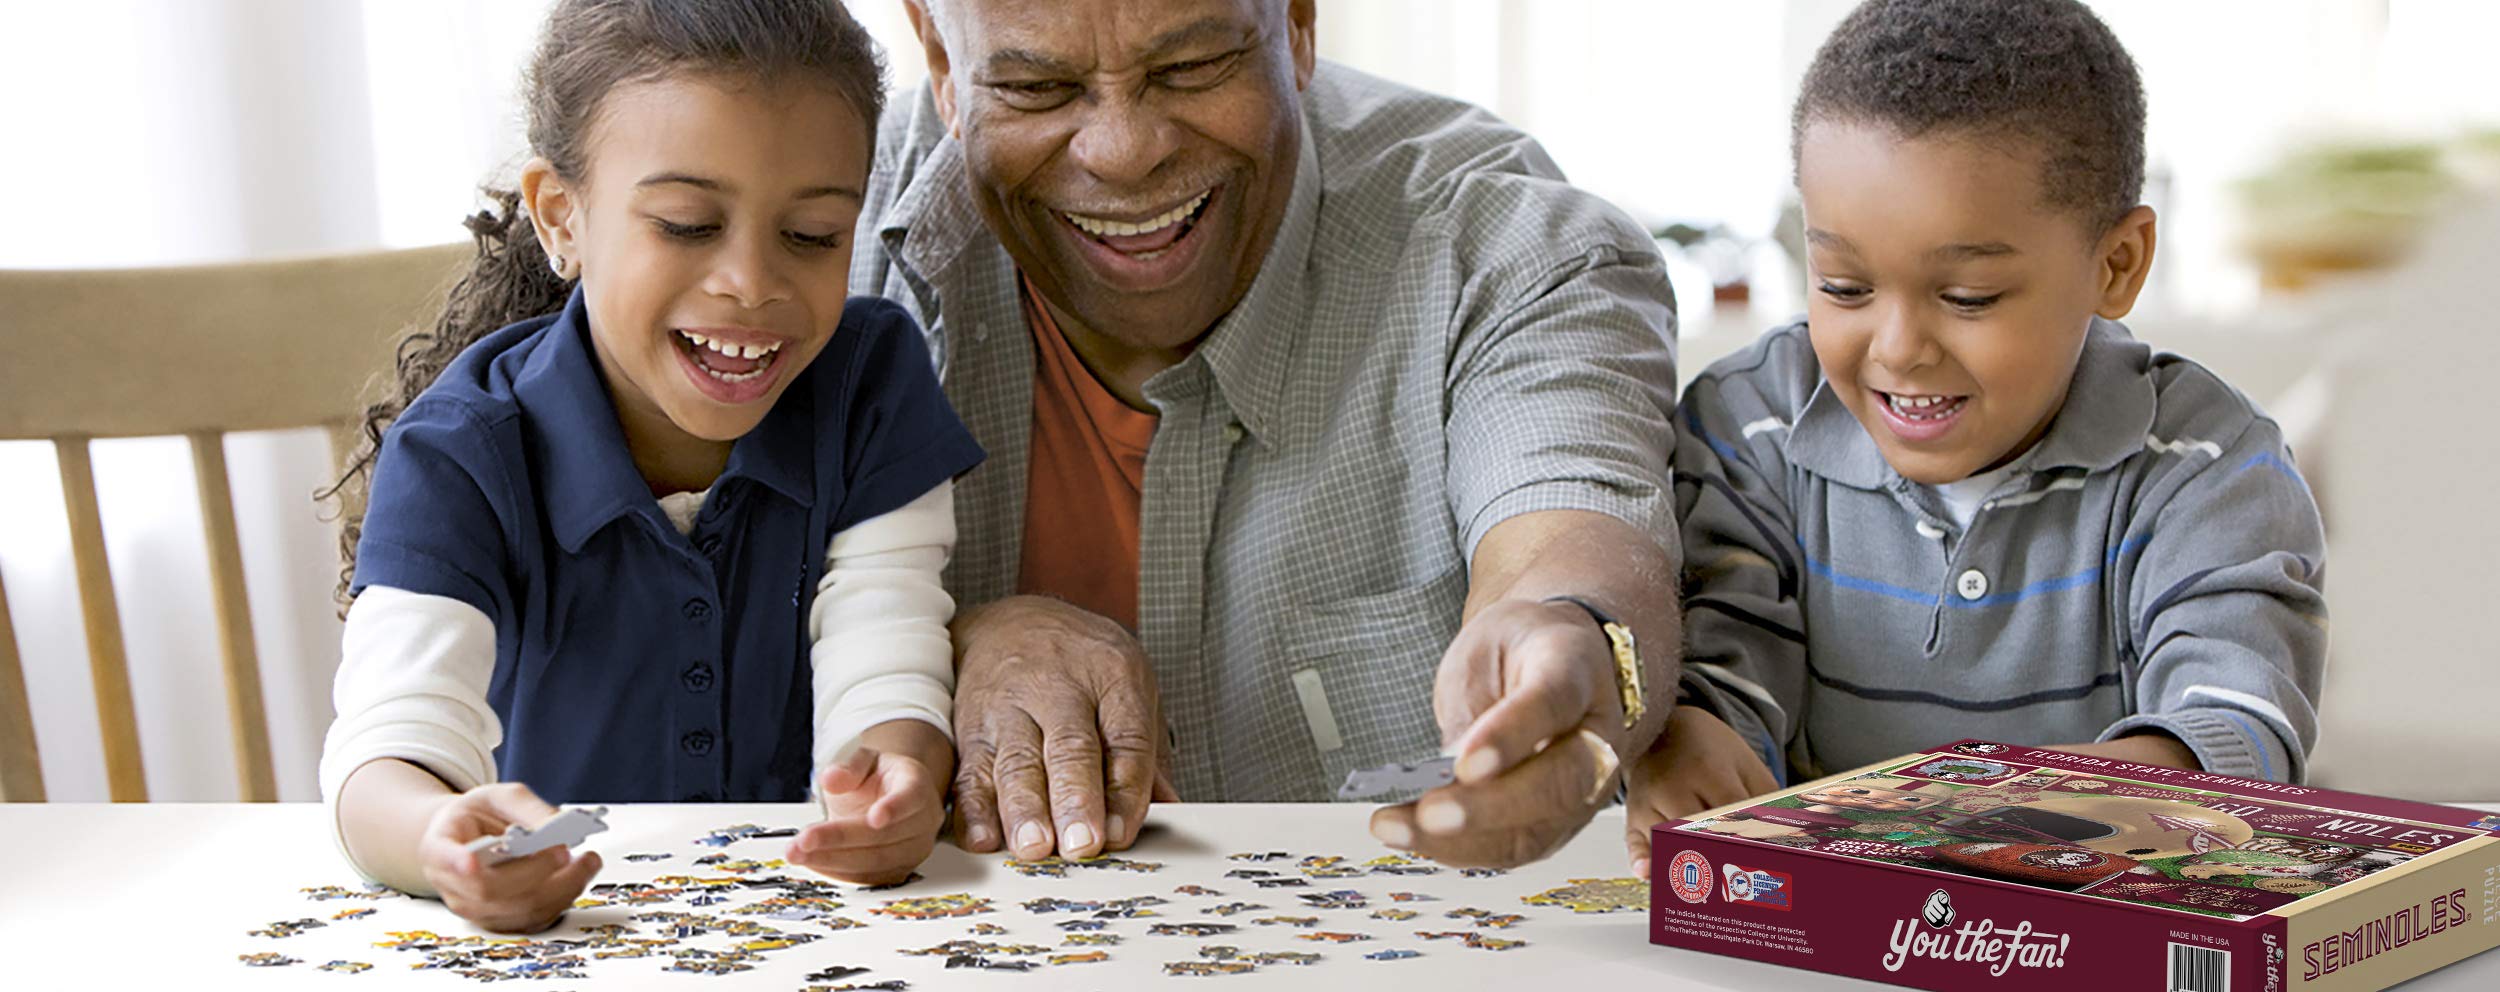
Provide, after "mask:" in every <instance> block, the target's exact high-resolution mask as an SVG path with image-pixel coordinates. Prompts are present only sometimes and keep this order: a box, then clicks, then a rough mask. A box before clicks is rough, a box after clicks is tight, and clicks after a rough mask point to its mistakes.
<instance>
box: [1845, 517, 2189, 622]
mask: <svg viewBox="0 0 2500 992" xmlns="http://www.w3.org/2000/svg"><path fill="white" fill-rule="evenodd" d="M2151 539H2152V535H2151V534H2138V535H2136V536H2134V537H2130V538H2128V539H2126V540H2124V541H2121V542H2119V544H2118V546H2117V547H2115V548H2111V549H2110V551H2109V554H2108V556H2107V560H2106V561H2105V562H2103V563H2102V564H2100V565H2094V566H2092V567H2091V568H2087V569H2084V570H2083V571H2080V572H2077V573H2075V574H2073V575H2069V576H2065V577H2062V578H2055V579H2043V580H2041V581H2039V582H2034V583H2032V584H2030V585H2028V586H2024V587H2022V588H2020V589H2017V590H2014V591H2013V592H2009V593H1998V594H1996V595H1993V596H1982V597H1980V598H1978V599H1962V598H1959V597H1947V596H1945V595H1944V594H1942V593H1932V592H1921V591H1919V590H1916V589H1909V588H1905V587H1902V586H1896V585H1892V584H1890V583H1886V582H1879V581H1876V580H1874V579H1866V578H1860V577H1858V576H1854V575H1849V574H1846V573H1843V572H1841V571H1839V570H1838V569H1835V568H1833V567H1832V566H1831V565H1830V564H1829V563H1827V562H1824V561H1821V560H1819V559H1817V558H1815V557H1814V556H1813V555H1807V556H1806V570H1807V571H1810V572H1813V573H1814V574H1816V575H1819V576H1822V577H1823V578H1826V579H1829V580H1831V583H1832V584H1833V585H1835V586H1838V587H1840V588H1843V589H1854V590H1857V591H1859V592H1871V593H1874V594H1876V595H1878V596H1885V597H1889V598H1892V599H1898V600H1901V601H1903V602H1908V603H1917V604H1920V605H1922V606H1949V607H1953V608H1955V609H1962V610H1974V609H1980V608H1982V607H1989V606H2006V605H2010V604H2014V603H2019V602H2022V601H2023V600H2026V599H2030V598H2032V597H2034V596H2039V595H2043V594H2046V593H2052V592H2064V591H2066V590H2068V589H2079V588H2082V587H2084V586H2088V585H2091V584H2093V583H2094V582H2098V581H2100V578H2101V570H2102V569H2104V568H2106V567H2108V566H2109V565H2111V564H2116V563H2117V561H2118V559H2120V558H2124V557H2126V556H2127V555H2129V554H2132V553H2134V552H2135V551H2136V550H2138V549H2140V548H2142V547H2144V542H2146V541H2149V540H2151Z"/></svg>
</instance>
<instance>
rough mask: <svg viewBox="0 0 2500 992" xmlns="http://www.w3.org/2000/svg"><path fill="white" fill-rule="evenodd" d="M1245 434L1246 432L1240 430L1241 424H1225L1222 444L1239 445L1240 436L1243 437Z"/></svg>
mask: <svg viewBox="0 0 2500 992" xmlns="http://www.w3.org/2000/svg"><path fill="white" fill-rule="evenodd" d="M1246 433H1247V432H1246V431H1244V430H1242V428H1241V424H1240V423H1239V422H1234V423H1230V424H1225V425H1224V443H1225V444H1240V443H1241V439H1242V436H1243V435H1244V434H1246Z"/></svg>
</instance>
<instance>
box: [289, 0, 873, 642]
mask: <svg viewBox="0 0 2500 992" xmlns="http://www.w3.org/2000/svg"><path fill="white" fill-rule="evenodd" d="M679 73H695V74H700V75H706V76H715V77H727V78H734V79H741V80H757V81H762V82H767V83H778V82H783V81H788V80H804V81H807V82H811V83H815V84H818V85H821V86H824V87H825V88H827V89H828V90H830V91H831V92H833V93H834V94H835V95H836V96H838V97H840V98H841V99H842V100H843V101H844V102H845V103H847V104H848V105H849V106H850V107H851V109H853V110H855V111H857V112H858V114H859V116H860V119H861V120H862V121H863V122H864V124H865V131H866V133H865V134H864V135H863V136H862V141H863V142H865V143H866V144H865V146H864V147H865V150H866V152H867V154H866V156H865V157H866V158H867V159H868V160H870V161H874V160H875V143H876V122H877V118H878V115H879V114H880V113H882V112H883V110H884V108H885V61H884V58H883V56H882V55H881V54H880V53H879V52H878V51H877V47H876V44H875V42H873V41H871V40H870V39H869V37H868V32H867V30H866V29H865V28H862V27H860V25H859V22H858V21H856V20H853V19H852V18H851V15H850V12H849V11H848V10H846V9H844V7H843V6H842V3H841V2H840V0H558V2H557V3H556V5H555V8H554V9H553V10H552V11H550V12H549V13H548V15H547V22H546V26H545V27H544V29H543V30H542V31H541V32H540V34H539V41H538V47H537V50H536V52H535V53H534V54H533V55H532V56H531V58H530V64H529V69H528V71H527V72H526V74H525V75H524V76H523V81H522V100H523V103H524V105H525V106H526V108H527V113H528V118H529V143H530V150H531V152H532V153H534V154H536V155H537V156H539V157H541V158H544V159H546V160H547V161H548V163H549V164H551V165H552V166H553V167H554V169H555V172H556V174H557V175H559V176H562V177H564V178H565V179H567V180H571V181H575V182H578V181H580V179H581V177H583V176H584V175H586V174H587V172H588V168H587V167H588V164H589V162H588V154H589V149H588V147H587V146H588V142H589V138H590V131H591V124H592V123H593V121H594V120H595V119H596V118H597V115H598V112H599V105H600V101H601V100H603V99H605V98H606V96H607V95H608V93H609V92H610V91H612V90H614V89H615V88H616V87H618V86H619V85H622V84H626V83H632V82H641V81H646V80H651V79H657V78H660V77H663V76H670V75H675V74H679ZM482 192H484V194H485V196H486V198H487V200H489V201H490V203H491V207H490V208H489V209H486V210H482V211H479V212H478V213H476V214H474V215H471V216H469V217H468V218H466V219H465V220H464V221H463V222H462V223H463V224H464V225H465V226H466V227H467V228H468V231H469V234H470V235H471V236H472V237H474V238H475V239H476V241H477V260H476V261H475V262H474V263H473V264H472V265H471V266H470V267H469V271H468V273H467V274H465V275H463V276H461V277H460V279H459V281H457V282H455V283H453V284H452V287H451V292H450V295H449V297H448V298H447V299H446V301H445V303H444V305H443V312H442V314H441V315H440V316H439V317H438V318H437V319H436V320H435V321H434V325H433V326H432V327H431V328H416V329H412V330H411V331H410V332H409V333H408V335H407V336H406V337H404V338H402V339H401V340H400V342H399V349H398V355H397V358H396V360H395V363H394V370H393V374H392V376H391V382H390V386H389V394H388V395H387V396H385V397H383V398H382V399H380V400H377V401H376V402H374V403H372V404H370V405H368V406H366V407H365V410H364V423H363V427H362V430H361V434H362V437H361V439H360V440H359V442H358V444H357V450H356V454H355V456H354V457H353V458H352V459H350V460H349V461H348V463H347V467H346V469H345V471H344V472H343V473H342V474H341V475H340V477H339V480H338V481H337V482H336V483H334V484H332V485H331V486H330V487H328V488H327V489H324V490H322V491H321V492H320V493H318V494H316V498H318V499H323V500H336V501H337V506H338V509H339V516H340V518H341V520H342V522H343V526H342V527H341V529H340V533H339V553H340V559H341V561H342V562H343V563H344V564H342V565H341V567H340V568H339V584H338V590H337V596H338V600H339V603H340V605H341V606H342V608H343V607H344V606H345V605H346V604H347V603H348V601H349V599H350V597H349V590H350V589H351V588H353V581H354V578H355V574H356V542H357V541H358V539H359V538H361V537H362V536H363V533H364V526H363V524H364V510H365V498H366V497H367V496H368V495H369V494H370V492H371V487H372V483H373V472H374V467H375V463H376V460H377V459H378V458H379V457H380V455H381V449H382V437H383V434H384V433H385V432H386V431H387V430H388V429H389V428H390V425H391V423H392V421H394V420H396V419H398V417H399V415H400V413H401V412H402V411H405V410H406V409H407V408H408V404H409V403H410V402H411V401H413V400H415V399H416V398H417V396H418V394H420V393H423V392H425V390H426V388H427V387H429V386H432V385H433V384H434V380H435V379H436V378H437V377H438V376H440V375H442V372H443V369H444V368H445V367H446V366H449V365H450V364H451V362H452V359H454V358H456V357H458V356H459V355H460V353H461V352H462V351H464V350H466V349H467V348H468V347H469V346H470V345H472V344H475V343H476V342H477V340H478V339H479V338H482V337H485V336H486V335H487V334H489V333H491V332H493V331H495V330H496V329H497V328H501V327H504V326H507V325H510V324H513V323H516V322H518V321H523V320H528V319H530V318H532V317H539V316H544V315H546V314H551V313H555V312H557V311H559V310H562V309H563V308H564V303H565V299H566V298H567V297H568V296H569V295H570V294H571V292H572V286H571V285H570V284H569V283H567V282H566V281H565V280H563V279H561V278H558V277H557V276H556V275H555V273H554V272H552V271H550V270H549V269H548V266H547V255H546V252H545V250H544V249H542V248H541V247H540V246H539V244H538V238H537V232H536V230H535V229H534V228H533V227H532V225H531V222H530V217H529V211H528V210H527V209H526V208H525V207H524V206H523V205H522V203H521V196H520V194H519V193H518V192H517V191H514V190H510V189H499V188H494V187H491V186H490V187H488V188H486V189H484V190H483V191H482Z"/></svg>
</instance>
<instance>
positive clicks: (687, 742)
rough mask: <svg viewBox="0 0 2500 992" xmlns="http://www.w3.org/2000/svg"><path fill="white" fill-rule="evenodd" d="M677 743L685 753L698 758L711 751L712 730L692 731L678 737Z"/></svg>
mask: <svg viewBox="0 0 2500 992" xmlns="http://www.w3.org/2000/svg"><path fill="white" fill-rule="evenodd" d="M677 744H678V746H680V747H683V748H685V749H686V753H687V754H691V755H694V756H695V757H698V758H700V757H702V756H704V755H707V754H710V753H712V732H711V731H709V730H697V731H693V732H691V733H688V734H687V735H686V736H684V737H680V738H678V739H677Z"/></svg>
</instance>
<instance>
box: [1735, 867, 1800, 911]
mask: <svg viewBox="0 0 2500 992" xmlns="http://www.w3.org/2000/svg"><path fill="white" fill-rule="evenodd" d="M1719 872H1720V873H1721V874H1723V875H1726V876H1727V881H1725V882H1723V883H1721V885H1722V886H1723V887H1722V888H1721V889H1720V890H1719V894H1720V895H1722V896H1725V897H1727V901H1728V902H1730V903H1736V904H1740V905H1746V906H1759V907H1761V908H1763V909H1776V910H1779V911H1780V912H1783V913H1785V912H1787V911H1789V910H1790V909H1792V908H1794V904H1793V903H1792V902H1791V900H1793V899H1795V898H1796V886H1795V880H1794V879H1792V878H1790V877H1789V875H1788V873H1787V872H1778V871H1767V870H1764V869H1761V868H1747V867H1744V866H1743V865H1737V864H1724V865H1720V866H1719Z"/></svg>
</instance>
